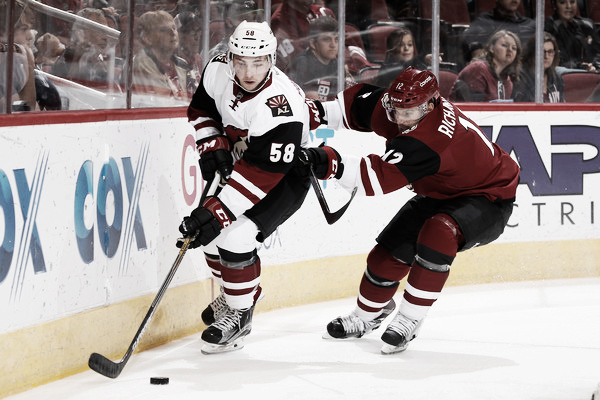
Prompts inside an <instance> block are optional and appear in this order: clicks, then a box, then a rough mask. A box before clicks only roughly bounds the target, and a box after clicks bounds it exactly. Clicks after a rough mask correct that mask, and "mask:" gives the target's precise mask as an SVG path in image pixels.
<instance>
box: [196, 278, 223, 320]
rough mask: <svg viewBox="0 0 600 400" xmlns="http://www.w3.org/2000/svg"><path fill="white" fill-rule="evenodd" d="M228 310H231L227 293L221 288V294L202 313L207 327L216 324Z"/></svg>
mask: <svg viewBox="0 0 600 400" xmlns="http://www.w3.org/2000/svg"><path fill="white" fill-rule="evenodd" d="M227 310H229V306H228V305H227V302H226V301H225V293H224V292H223V286H221V293H219V295H218V296H217V297H216V298H215V299H214V300H213V301H212V302H211V303H210V304H209V305H208V306H206V308H205V309H204V311H202V315H201V316H202V322H204V323H205V324H206V325H211V324H214V323H215V321H216V320H218V319H220V318H221V316H222V315H223V314H225V313H226V312H227Z"/></svg>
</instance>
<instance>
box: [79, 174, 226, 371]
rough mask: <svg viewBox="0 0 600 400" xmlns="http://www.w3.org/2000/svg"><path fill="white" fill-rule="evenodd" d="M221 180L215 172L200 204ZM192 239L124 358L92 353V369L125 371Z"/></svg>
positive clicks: (89, 362)
mask: <svg viewBox="0 0 600 400" xmlns="http://www.w3.org/2000/svg"><path fill="white" fill-rule="evenodd" d="M220 181H221V175H220V174H219V173H218V172H217V173H216V174H215V178H214V179H213V181H212V183H211V184H210V186H208V185H207V186H206V187H205V188H204V191H203V192H202V196H201V198H200V203H199V204H202V203H203V202H204V199H205V198H206V196H208V195H209V194H213V193H215V192H216V190H217V187H218V186H219V183H220ZM192 240H194V239H193V238H186V239H185V240H184V241H183V244H182V246H181V249H180V250H179V254H178V255H177V258H176V259H175V262H174V263H173V266H172V267H171V270H170V271H169V274H168V275H167V278H166V279H165V281H164V282H163V284H162V286H161V287H160V289H159V290H158V294H157V295H156V297H155V298H154V301H153V302H152V305H151V306H150V308H149V309H148V312H147V313H146V316H145V317H144V320H143V321H142V324H141V325H140V327H139V328H138V331H137V333H136V334H135V336H134V337H133V341H132V342H131V344H130V345H129V348H128V349H127V351H126V352H125V355H124V356H123V358H121V360H120V361H117V362H114V361H111V360H109V359H108V358H106V357H104V356H103V355H102V354H98V353H92V354H91V355H90V359H89V360H88V365H89V367H90V368H91V369H93V370H94V371H96V372H98V373H99V374H102V375H104V376H106V377H108V378H113V379H114V378H116V377H118V376H119V375H120V374H121V371H123V368H125V364H127V361H129V358H130V357H131V356H132V355H133V352H134V351H135V349H136V347H137V345H138V344H139V342H140V339H141V338H142V335H143V334H144V331H145V330H146V328H147V327H148V325H149V324H150V320H151V319H152V317H153V316H154V312H155V311H156V308H157V307H158V304H159V303H160V301H161V300H162V298H163V295H164V294H165V292H166V291H167V288H168V287H169V285H170V284H171V281H172V280H173V277H174V276H175V272H177V268H178V267H179V264H181V260H183V256H184V255H185V252H186V251H187V249H188V246H189V244H190V242H191V241H192Z"/></svg>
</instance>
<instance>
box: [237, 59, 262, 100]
mask: <svg viewBox="0 0 600 400" xmlns="http://www.w3.org/2000/svg"><path fill="white" fill-rule="evenodd" d="M270 69H271V62H270V61H269V57H268V56H260V57H244V56H238V55H235V54H234V55H233V70H234V71H235V76H236V78H237V79H238V81H239V83H240V85H241V86H242V88H244V89H245V90H247V91H249V92H252V91H254V90H256V89H257V88H258V87H259V85H260V84H262V82H263V81H264V80H265V78H266V77H267V74H268V73H269V70H270Z"/></svg>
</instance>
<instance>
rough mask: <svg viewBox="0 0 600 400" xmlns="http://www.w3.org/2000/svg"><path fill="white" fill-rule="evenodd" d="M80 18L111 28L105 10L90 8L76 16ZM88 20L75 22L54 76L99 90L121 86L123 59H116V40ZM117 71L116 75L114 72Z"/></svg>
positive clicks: (54, 69)
mask: <svg viewBox="0 0 600 400" xmlns="http://www.w3.org/2000/svg"><path fill="white" fill-rule="evenodd" d="M77 15H78V16H80V17H82V18H85V19H88V20H90V21H92V22H95V23H97V24H100V25H104V26H108V24H107V22H106V16H105V15H104V12H102V10H100V9H97V8H91V7H87V8H84V9H82V10H81V11H79V12H78V13H77ZM92 25H93V24H87V23H86V22H85V21H80V20H78V21H76V22H75V23H74V24H73V28H72V30H71V45H69V46H67V48H66V49H65V51H64V52H63V54H62V55H61V56H60V57H59V58H58V59H57V60H56V62H55V63H54V65H53V67H52V71H51V72H52V74H53V75H57V76H61V77H64V78H67V79H71V80H74V81H77V82H80V83H82V84H84V85H88V86H89V85H92V86H95V87H97V88H102V87H108V86H109V85H113V84H115V83H116V84H118V83H120V69H119V70H117V69H116V68H115V64H117V65H119V66H121V65H122V60H121V59H119V60H118V61H117V60H115V58H114V47H115V45H116V42H115V41H112V40H109V38H108V36H107V35H106V34H105V33H103V32H101V31H99V30H98V29H96V28H94V27H93V26H92ZM115 72H116V73H115Z"/></svg>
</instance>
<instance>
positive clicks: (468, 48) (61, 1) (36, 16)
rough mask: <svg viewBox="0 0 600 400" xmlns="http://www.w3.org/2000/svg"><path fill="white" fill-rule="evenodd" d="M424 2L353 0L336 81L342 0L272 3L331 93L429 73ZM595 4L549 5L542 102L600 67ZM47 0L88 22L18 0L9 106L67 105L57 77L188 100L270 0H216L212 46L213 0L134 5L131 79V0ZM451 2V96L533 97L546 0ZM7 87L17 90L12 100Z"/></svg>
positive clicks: (319, 85) (293, 44) (1, 13)
mask: <svg viewBox="0 0 600 400" xmlns="http://www.w3.org/2000/svg"><path fill="white" fill-rule="evenodd" d="M424 1H427V0H347V1H346V10H345V21H344V24H343V25H344V30H345V36H344V44H345V46H344V54H343V62H344V63H345V64H344V65H345V68H344V71H345V76H344V79H343V82H337V76H338V70H339V68H338V59H339V58H340V54H339V49H338V44H339V42H340V37H339V34H340V33H339V32H340V29H339V28H340V24H339V23H338V19H337V14H338V9H337V8H338V1H337V0H272V2H271V6H272V9H271V10H270V11H271V13H272V14H271V17H270V25H271V28H272V30H273V32H274V34H275V36H276V37H277V39H278V52H277V62H276V65H277V67H278V68H280V69H281V70H283V71H284V72H286V73H287V74H288V75H289V76H290V77H291V78H292V79H293V80H294V81H295V82H296V83H297V84H298V85H299V86H300V87H302V88H303V89H304V90H305V92H306V94H307V96H308V97H311V98H316V99H322V100H327V99H331V98H333V97H335V95H336V93H337V92H339V91H341V90H343V89H345V88H347V87H349V86H351V85H354V84H356V83H357V82H368V83H372V84H375V85H379V86H387V85H389V84H390V83H391V82H392V81H393V80H394V78H395V76H397V75H398V74H399V73H400V72H402V71H403V70H404V69H405V68H407V67H408V66H413V67H417V68H419V69H431V68H432V52H431V20H430V19H428V18H423V13H424V8H423V2H424ZM594 1H598V2H600V0H547V1H546V3H545V4H546V10H545V15H544V16H543V18H544V31H545V34H544V44H543V46H544V49H543V63H544V66H543V71H544V76H543V88H542V92H543V101H544V102H564V101H565V98H566V96H565V90H566V89H567V87H566V85H565V81H564V80H563V76H565V74H571V73H584V72H585V73H588V74H595V73H598V72H600V36H599V32H598V29H599V26H600V21H594V20H592V19H591V18H588V15H587V10H588V9H590V8H591V7H590V5H591V3H592V2H594ZM43 2H44V3H45V4H48V5H51V6H53V7H55V8H58V9H59V10H62V11H66V12H68V13H70V14H72V15H75V16H77V17H78V18H76V19H74V20H71V21H67V20H65V19H62V18H58V17H56V16H51V15H47V14H45V13H41V12H40V13H37V12H35V10H33V9H32V8H30V7H24V6H23V5H21V4H22V3H19V2H17V3H16V8H17V10H16V12H15V13H14V19H13V21H12V23H13V28H14V40H13V43H12V44H11V45H12V46H14V54H15V56H14V60H13V75H14V78H13V82H12V86H13V87H12V88H11V89H8V88H6V87H5V86H6V85H5V82H4V76H2V77H0V99H1V100H0V106H2V105H3V104H6V101H7V99H10V102H11V104H13V109H14V110H16V111H20V110H57V109H61V108H62V109H66V108H67V107H68V105H64V104H63V105H61V98H60V96H59V93H58V90H57V88H56V87H55V83H56V82H57V80H56V79H54V80H53V78H54V77H58V78H62V79H64V80H68V81H71V82H73V83H76V84H80V85H83V86H85V87H87V88H91V89H95V90H100V91H103V92H110V93H124V91H125V90H126V87H127V77H128V76H130V77H131V79H132V82H131V83H132V86H131V87H132V88H133V92H134V93H135V94H139V95H142V96H143V95H146V96H150V97H152V98H153V99H154V98H156V99H165V102H160V101H156V102H155V101H154V100H153V101H152V104H155V105H162V104H169V102H172V104H185V103H188V102H189V100H190V98H191V96H192V95H193V93H194V92H195V90H196V88H197V86H198V84H199V80H200V77H201V73H202V69H203V66H204V65H205V64H206V62H208V61H209V60H210V59H212V58H213V57H214V56H216V55H217V54H221V53H224V52H226V51H227V39H228V36H229V35H230V34H231V32H232V31H233V29H234V28H235V27H236V26H237V25H238V24H239V23H240V22H241V21H243V20H248V21H262V20H264V19H265V12H264V4H263V0H214V1H212V2H211V9H210V15H209V16H208V20H209V21H210V38H209V41H208V42H209V48H208V49H206V51H203V44H204V41H203V37H202V33H203V18H204V1H200V0H143V1H136V3H135V4H136V6H135V10H134V12H133V15H134V20H133V24H134V27H133V30H132V31H133V32H134V39H133V40H132V43H133V46H132V51H133V55H134V56H133V61H132V63H131V74H128V73H127V72H128V71H127V68H128V64H127V62H126V60H127V54H128V53H127V49H128V47H129V43H130V41H129V40H128V37H127V34H128V32H129V24H130V23H131V21H129V18H130V14H129V11H128V2H127V1H126V0H44V1H43ZM448 2H454V3H455V4H459V2H462V4H459V5H460V7H455V8H454V10H455V12H454V14H455V15H444V12H443V10H442V22H441V26H440V31H441V37H440V40H441V43H440V44H441V48H440V52H439V66H440V69H441V70H444V71H449V72H452V74H453V77H452V78H451V79H452V82H450V84H447V85H444V84H442V86H443V87H446V86H447V90H445V92H444V93H443V95H444V96H446V97H448V98H450V99H452V100H455V101H481V102H489V101H519V102H520V101H526V102H531V101H535V96H534V95H535V82H536V79H535V70H536V69H535V55H536V54H535V25H536V24H535V3H536V2H535V1H532V0H469V1H467V0H448ZM1 4H3V5H1ZM23 4H25V3H23ZM446 6H448V7H452V5H451V4H449V3H448V4H447V3H445V7H446ZM462 9H465V10H467V11H468V15H467V16H466V17H464V16H461V15H458V14H460V12H459V11H457V10H462ZM2 18H4V19H2ZM444 18H445V19H444ZM465 18H466V19H467V21H468V23H464V21H465ZM0 20H3V21H5V20H7V11H6V2H3V3H0ZM111 32H113V33H114V32H116V35H115V34H111ZM0 35H1V37H0V39H1V40H0V71H3V70H4V67H5V64H6V52H7V49H8V48H9V43H8V30H7V29H5V27H3V26H2V27H0ZM367 71H369V72H370V74H369V75H367V73H366V72H367ZM592 89H593V88H592ZM9 91H10V92H11V93H12V94H11V95H8V96H7V92H9ZM567 101H568V98H567ZM0 109H2V107H0Z"/></svg>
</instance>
